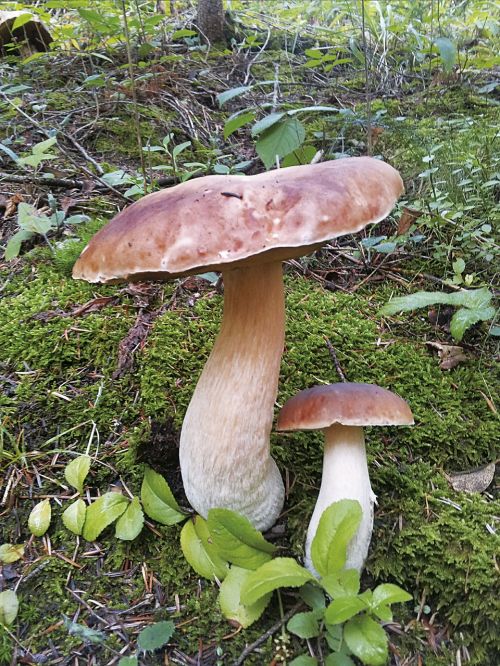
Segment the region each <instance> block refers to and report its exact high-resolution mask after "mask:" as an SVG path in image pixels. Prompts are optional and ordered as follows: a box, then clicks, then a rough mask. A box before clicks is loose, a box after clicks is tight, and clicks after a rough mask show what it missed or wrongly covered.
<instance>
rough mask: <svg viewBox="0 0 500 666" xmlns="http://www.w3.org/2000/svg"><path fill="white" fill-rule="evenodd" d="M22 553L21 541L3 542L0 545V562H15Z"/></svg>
mask: <svg viewBox="0 0 500 666" xmlns="http://www.w3.org/2000/svg"><path fill="white" fill-rule="evenodd" d="M23 555H24V545H23V544H22V543H19V544H14V543H4V544H2V545H1V546H0V562H3V564H11V563H12V562H17V560H20V559H21V557H23Z"/></svg>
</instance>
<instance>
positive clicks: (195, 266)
mask: <svg viewBox="0 0 500 666" xmlns="http://www.w3.org/2000/svg"><path fill="white" fill-rule="evenodd" d="M402 191H403V183H402V180H401V178H400V176H399V174H398V172H397V171H396V170H395V169H393V168H392V167H391V166H389V165H388V164H386V163H384V162H381V161H380V160H376V159H373V158H370V157H351V158H346V159H339V160H334V161H330V162H323V163H320V164H313V165H305V166H296V167H289V168H287V169H278V170H274V171H268V172H265V173H261V174H257V175H255V176H247V177H243V176H205V177H203V178H197V179H193V180H190V181H188V182H186V183H181V184H180V185H176V186H175V187H172V188H170V189H168V190H162V191H160V192H155V193H153V194H149V195H147V196H145V197H144V198H142V199H140V200H139V201H137V202H135V203H134V204H132V205H131V206H128V207H127V208H125V209H124V210H122V211H121V212H120V213H119V214H118V215H117V216H116V217H115V218H114V219H113V220H111V222H109V223H108V224H107V225H106V226H105V227H103V228H102V229H101V230H100V231H99V232H98V233H97V234H96V235H95V236H94V237H93V238H92V240H91V241H90V243H89V245H88V246H87V247H86V248H85V250H84V251H83V252H82V254H81V256H80V258H79V259H78V261H77V262H76V264H75V266H74V269H73V277H75V278H77V279H83V280H87V281H89V282H117V281H119V280H131V281H140V280H147V279H154V280H168V279H171V278H173V277H179V276H184V275H190V274H196V273H199V272H201V271H208V270H220V271H223V270H229V269H232V268H236V267H237V266H241V265H248V264H255V263H264V262H268V261H282V260H285V259H289V258H292V257H298V256H301V255H304V254H309V253H310V252H312V251H313V250H315V249H317V248H318V247H320V246H321V245H322V244H323V243H325V242H326V241H327V240H329V239H331V238H335V237H337V236H342V235H344V234H348V233H354V232H356V231H359V230H360V229H362V228H363V227H365V226H366V225H367V224H370V223H374V222H379V221H380V220H382V219H383V218H384V217H386V215H387V214H388V213H389V212H390V210H391V209H392V207H393V205H394V202H395V201H396V199H397V198H398V197H399V195H400V194H401V193H402Z"/></svg>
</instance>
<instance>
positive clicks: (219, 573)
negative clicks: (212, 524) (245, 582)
mask: <svg viewBox="0 0 500 666" xmlns="http://www.w3.org/2000/svg"><path fill="white" fill-rule="evenodd" d="M181 549H182V552H183V554H184V557H185V558H186V560H187V561H188V562H189V564H190V565H191V566H192V567H193V569H194V570H195V571H196V573H197V574H199V575H200V576H203V577H204V578H208V579H209V580H214V579H215V578H217V579H218V580H224V578H225V577H226V575H227V572H228V570H229V566H228V563H227V562H226V560H224V559H223V558H222V557H221V556H220V555H219V552H218V550H217V547H216V546H215V545H214V544H213V542H212V537H211V535H210V532H209V529H208V525H207V521H206V520H205V519H204V518H202V517H201V516H194V518H193V519H191V520H188V521H187V522H186V523H185V525H184V526H183V528H182V530H181Z"/></svg>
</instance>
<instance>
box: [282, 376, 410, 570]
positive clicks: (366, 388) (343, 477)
mask: <svg viewBox="0 0 500 666" xmlns="http://www.w3.org/2000/svg"><path fill="white" fill-rule="evenodd" d="M413 422H414V421H413V414H412V413H411V410H410V408H409V406H408V404H407V403H406V402H405V401H404V400H403V399H402V398H400V397H399V396H398V395H396V394H395V393H392V392H391V391H388V390H387V389H384V388H381V387H380V386H375V385H374V384H354V383H349V382H345V383H342V384H330V385H324V386H313V387H312V388H309V389H306V390H304V391H301V392H300V393H297V395H295V396H293V398H290V400H288V401H287V402H286V403H285V404H284V405H283V408H282V409H281V412H280V414H279V418H278V424H277V429H278V430H281V431H286V430H317V429H321V430H323V431H324V435H325V451H324V459H323V476H322V479H321V487H320V491H319V495H318V500H317V502H316V506H315V507H314V512H313V514H312V517H311V521H310V523H309V528H308V530H307V538H306V548H305V551H306V554H305V564H306V567H307V568H308V569H309V570H310V571H312V572H313V573H316V572H315V571H314V567H313V564H312V561H311V544H312V541H313V539H314V536H315V534H316V530H317V528H318V523H319V519H320V518H321V515H322V513H323V511H324V510H325V509H327V508H328V507H329V506H330V504H332V503H333V502H336V501H338V500H341V499H353V500H358V502H359V503H360V504H361V509H362V512H363V515H362V519H361V524H360V526H359V529H358V531H357V533H356V535H355V536H354V538H353V539H352V540H351V542H350V544H349V547H348V549H347V560H346V564H345V567H346V569H357V570H358V571H361V569H362V568H363V565H364V562H365V560H366V555H367V553H368V547H369V545H370V539H371V534H372V530H373V505H374V503H375V499H376V498H375V495H374V494H373V491H372V488H371V485H370V476H369V474H368V465H367V461H366V448H365V438H364V435H363V427H364V426H381V425H412V424H413Z"/></svg>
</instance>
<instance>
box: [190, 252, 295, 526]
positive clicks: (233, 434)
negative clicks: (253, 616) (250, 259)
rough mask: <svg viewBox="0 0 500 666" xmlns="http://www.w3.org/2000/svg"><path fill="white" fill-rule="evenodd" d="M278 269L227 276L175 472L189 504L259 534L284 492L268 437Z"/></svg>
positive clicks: (278, 321)
mask: <svg viewBox="0 0 500 666" xmlns="http://www.w3.org/2000/svg"><path fill="white" fill-rule="evenodd" d="M284 328H285V303H284V290H283V274H282V267H281V263H280V262H275V263H268V264H263V265H260V266H255V267H248V268H237V269H234V270H231V271H227V272H225V273H224V316H223V320H222V327H221V331H220V333H219V335H218V337H217V339H216V341H215V344H214V347H213V349H212V353H211V354H210V357H209V359H208V361H207V363H206V365H205V367H204V369H203V372H202V374H201V376H200V379H199V381H198V384H197V386H196V389H195V391H194V394H193V397H192V400H191V402H190V404H189V407H188V409H187V412H186V416H185V418H184V423H183V426H182V432H181V440H180V451H179V457H180V465H181V472H182V480H183V483H184V488H185V491H186V496H187V498H188V500H189V501H190V503H191V505H192V506H193V508H194V509H195V510H196V511H197V512H198V513H199V514H200V515H202V516H203V517H206V516H207V514H208V511H209V510H210V509H212V508H226V509H232V510H233V511H237V512H238V513H241V514H243V515H244V516H246V517H247V518H248V519H249V520H250V521H251V522H252V524H253V525H254V526H255V527H256V528H257V529H259V530H266V529H268V528H269V527H271V526H272V525H273V524H274V523H275V522H276V519H277V517H278V515H279V513H280V511H281V509H282V507H283V502H284V487H283V481H282V479H281V475H280V473H279V471H278V468H277V466H276V463H275V462H274V460H273V459H272V458H271V456H270V443H269V436H270V432H271V428H272V422H273V411H274V403H275V400H276V395H277V392H278V379H279V370H280V361H281V354H282V352H283V344H284Z"/></svg>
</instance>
